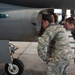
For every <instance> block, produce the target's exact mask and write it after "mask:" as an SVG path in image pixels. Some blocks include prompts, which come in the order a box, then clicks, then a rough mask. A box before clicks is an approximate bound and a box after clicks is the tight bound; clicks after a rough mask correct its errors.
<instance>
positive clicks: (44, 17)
mask: <svg viewBox="0 0 75 75" xmlns="http://www.w3.org/2000/svg"><path fill="white" fill-rule="evenodd" d="M42 19H43V20H47V21H49V22H52V16H51V14H43V15H42Z"/></svg>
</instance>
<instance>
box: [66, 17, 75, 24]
mask: <svg viewBox="0 0 75 75" xmlns="http://www.w3.org/2000/svg"><path fill="white" fill-rule="evenodd" d="M65 21H66V22H68V23H70V24H72V23H73V24H74V25H75V19H74V18H73V17H69V18H67V19H66V20H65Z"/></svg>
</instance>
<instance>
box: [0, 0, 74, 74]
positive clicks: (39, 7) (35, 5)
mask: <svg viewBox="0 0 75 75" xmlns="http://www.w3.org/2000/svg"><path fill="white" fill-rule="evenodd" d="M54 9H63V10H66V9H71V10H74V9H75V0H0V62H5V63H10V64H6V65H5V70H6V72H7V74H11V75H20V74H21V73H22V72H23V65H22V62H21V61H20V60H15V59H14V60H13V61H12V64H11V57H10V51H9V41H37V37H38V36H39V33H41V32H40V30H41V24H42V14H48V13H53V12H54ZM63 12H64V13H65V11H63ZM72 13H74V11H73V12H72ZM1 40H5V41H1ZM8 40H9V41H8ZM13 47H14V45H13ZM13 47H10V48H11V49H13ZM13 64H15V65H14V66H13ZM16 66H17V67H18V68H19V70H18V71H17V72H16V71H15V70H16V69H15V70H14V67H15V68H16Z"/></svg>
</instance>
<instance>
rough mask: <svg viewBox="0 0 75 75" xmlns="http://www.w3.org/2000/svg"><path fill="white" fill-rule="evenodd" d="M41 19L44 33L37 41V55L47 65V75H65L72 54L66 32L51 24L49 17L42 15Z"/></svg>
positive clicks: (59, 26)
mask: <svg viewBox="0 0 75 75" xmlns="http://www.w3.org/2000/svg"><path fill="white" fill-rule="evenodd" d="M42 19H43V22H42V26H43V28H44V29H45V31H44V33H43V34H42V36H41V37H40V38H39V39H38V48H37V51H38V55H39V56H40V57H41V58H42V60H43V61H45V62H46V63H47V65H48V69H47V75H67V73H66V67H67V66H68V65H69V62H70V59H71V55H72V52H71V47H70V43H69V38H68V35H67V33H66V30H65V29H64V28H63V27H62V26H61V25H56V24H51V22H52V16H51V15H46V14H44V15H43V18H42ZM46 47H47V48H48V49H46Z"/></svg>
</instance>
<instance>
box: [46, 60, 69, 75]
mask: <svg viewBox="0 0 75 75" xmlns="http://www.w3.org/2000/svg"><path fill="white" fill-rule="evenodd" d="M68 65H69V61H67V60H53V59H52V60H50V61H49V62H48V67H47V74H46V75H68Z"/></svg>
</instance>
